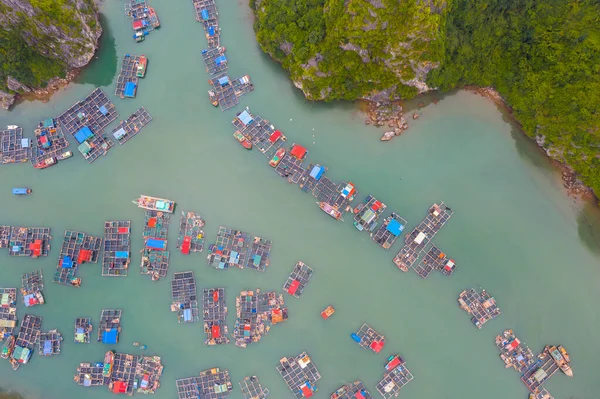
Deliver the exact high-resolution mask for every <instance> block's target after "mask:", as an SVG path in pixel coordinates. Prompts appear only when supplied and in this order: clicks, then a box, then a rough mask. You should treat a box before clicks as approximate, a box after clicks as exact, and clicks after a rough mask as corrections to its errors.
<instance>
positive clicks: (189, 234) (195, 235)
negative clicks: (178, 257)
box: [177, 211, 205, 255]
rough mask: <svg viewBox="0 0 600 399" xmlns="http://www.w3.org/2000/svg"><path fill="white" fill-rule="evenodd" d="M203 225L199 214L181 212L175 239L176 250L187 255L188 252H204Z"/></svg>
mask: <svg viewBox="0 0 600 399" xmlns="http://www.w3.org/2000/svg"><path fill="white" fill-rule="evenodd" d="M204 223H205V222H204V219H202V216H201V215H200V214H199V213H194V212H183V211H182V212H181V219H180V220H179V235H178V237H177V249H179V250H181V253H183V254H184V255H188V254H189V253H190V252H202V251H203V250H204V230H202V228H203V227H204Z"/></svg>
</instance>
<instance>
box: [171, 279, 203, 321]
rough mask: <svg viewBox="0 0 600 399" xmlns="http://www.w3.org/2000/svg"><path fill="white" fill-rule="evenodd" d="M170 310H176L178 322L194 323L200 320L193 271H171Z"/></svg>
mask: <svg viewBox="0 0 600 399" xmlns="http://www.w3.org/2000/svg"><path fill="white" fill-rule="evenodd" d="M171 311H172V312H177V320H178V321H179V323H194V322H197V321H198V320H200V315H199V313H200V311H199V310H198V294H197V290H196V278H195V277H194V272H192V271H189V272H179V273H173V279H172V280H171Z"/></svg>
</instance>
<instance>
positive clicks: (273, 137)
mask: <svg viewBox="0 0 600 399" xmlns="http://www.w3.org/2000/svg"><path fill="white" fill-rule="evenodd" d="M281 136H282V134H281V132H280V131H279V130H275V131H274V132H273V133H272V134H271V137H269V141H270V142H271V143H274V142H276V141H277V140H279V138H280V137H281Z"/></svg>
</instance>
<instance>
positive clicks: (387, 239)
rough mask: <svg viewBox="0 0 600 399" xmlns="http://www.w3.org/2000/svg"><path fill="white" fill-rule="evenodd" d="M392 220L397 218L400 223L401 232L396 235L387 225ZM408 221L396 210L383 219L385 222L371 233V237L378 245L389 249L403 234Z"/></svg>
mask: <svg viewBox="0 0 600 399" xmlns="http://www.w3.org/2000/svg"><path fill="white" fill-rule="evenodd" d="M392 220H395V221H397V222H398V223H399V224H400V234H398V235H395V234H394V233H392V232H390V231H388V230H387V226H388V225H389V224H390V222H391V221H392ZM406 223H407V222H406V219H404V218H403V217H402V216H400V215H398V214H397V213H396V212H392V213H391V215H389V216H387V217H386V218H385V219H383V223H382V224H381V225H380V226H379V227H378V228H377V229H376V230H375V232H374V233H373V234H372V235H371V238H372V239H373V241H374V242H375V243H376V244H377V245H379V246H380V247H381V248H383V249H385V250H386V251H387V250H388V249H390V248H391V247H392V246H393V245H394V243H395V242H396V240H398V237H400V236H401V235H402V232H403V231H404V228H405V227H406Z"/></svg>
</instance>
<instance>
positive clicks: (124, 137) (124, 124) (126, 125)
mask: <svg viewBox="0 0 600 399" xmlns="http://www.w3.org/2000/svg"><path fill="white" fill-rule="evenodd" d="M150 122H152V116H151V115H150V114H149V113H148V111H146V108H144V107H140V108H138V109H137V110H136V111H135V112H134V113H133V114H131V115H129V116H128V117H127V119H125V120H124V121H121V122H120V123H119V124H118V125H117V126H116V127H115V128H114V129H113V130H112V131H111V134H112V136H113V137H114V138H115V140H117V142H118V143H119V144H120V145H123V144H125V143H126V142H128V141H129V140H131V139H132V138H134V137H135V136H136V135H137V134H138V133H139V132H141V131H142V129H143V128H144V127H145V126H146V125H147V124H148V123H150Z"/></svg>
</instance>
